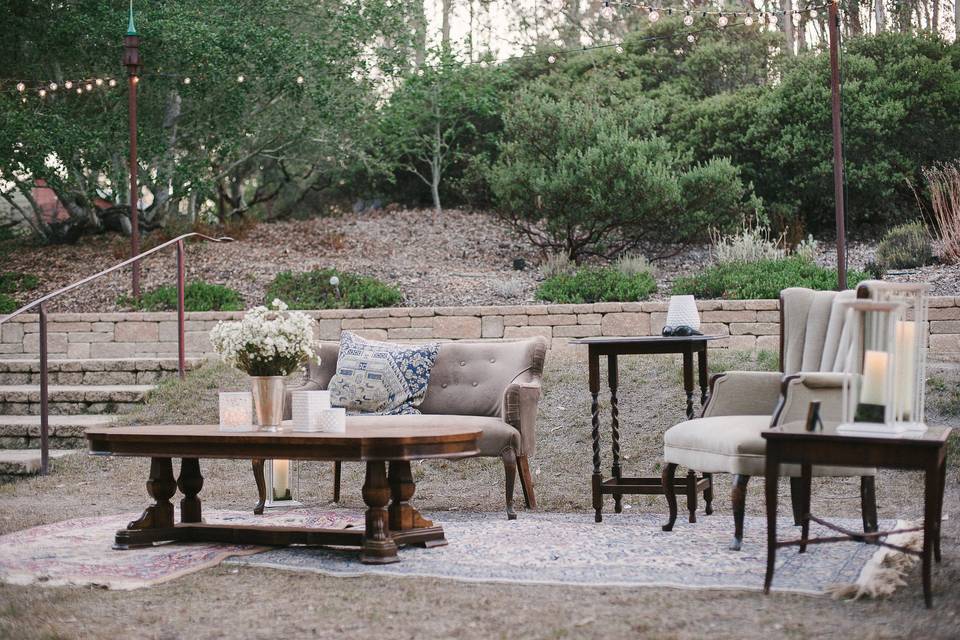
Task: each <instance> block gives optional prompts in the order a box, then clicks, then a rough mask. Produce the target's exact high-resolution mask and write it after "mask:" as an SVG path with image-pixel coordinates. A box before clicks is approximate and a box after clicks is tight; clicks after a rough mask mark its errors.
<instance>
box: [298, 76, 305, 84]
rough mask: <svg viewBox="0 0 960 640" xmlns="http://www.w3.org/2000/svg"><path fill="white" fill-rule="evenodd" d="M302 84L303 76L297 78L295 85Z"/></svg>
mask: <svg viewBox="0 0 960 640" xmlns="http://www.w3.org/2000/svg"><path fill="white" fill-rule="evenodd" d="M303 83H304V79H303V76H297V84H303Z"/></svg>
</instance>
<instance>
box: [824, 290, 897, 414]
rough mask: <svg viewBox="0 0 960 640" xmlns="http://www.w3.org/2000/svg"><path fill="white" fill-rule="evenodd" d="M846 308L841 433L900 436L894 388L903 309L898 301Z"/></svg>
mask: <svg viewBox="0 0 960 640" xmlns="http://www.w3.org/2000/svg"><path fill="white" fill-rule="evenodd" d="M844 304H845V306H846V312H845V322H844V328H843V337H842V339H841V347H840V348H841V350H842V352H841V361H842V362H843V373H844V376H843V405H842V420H841V424H840V427H839V428H840V430H841V431H847V432H857V433H870V432H876V433H898V432H901V431H902V430H903V429H902V428H901V427H900V426H899V425H897V424H896V421H895V420H894V416H895V409H896V407H895V397H896V395H895V389H896V387H897V385H898V384H900V381H898V380H897V377H896V375H897V371H898V356H899V355H900V353H899V352H898V349H897V335H898V334H897V330H898V326H902V325H898V323H901V322H902V321H903V317H904V314H905V309H906V306H905V305H904V304H903V303H901V302H877V301H873V300H865V299H858V300H851V301H849V302H846V303H844Z"/></svg>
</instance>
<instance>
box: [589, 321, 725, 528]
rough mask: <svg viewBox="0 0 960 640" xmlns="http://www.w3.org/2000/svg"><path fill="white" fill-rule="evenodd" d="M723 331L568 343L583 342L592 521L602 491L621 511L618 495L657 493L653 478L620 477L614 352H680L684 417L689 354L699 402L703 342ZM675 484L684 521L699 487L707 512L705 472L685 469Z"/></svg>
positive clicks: (703, 391)
mask: <svg viewBox="0 0 960 640" xmlns="http://www.w3.org/2000/svg"><path fill="white" fill-rule="evenodd" d="M722 337H723V336H686V337H670V338H667V337H663V336H632V337H623V338H613V337H610V338H608V337H597V338H578V339H577V340H571V341H570V344H585V345H587V350H588V355H589V360H590V397H591V405H590V411H591V414H592V427H593V433H592V435H593V476H592V479H591V480H592V488H593V510H594V519H595V520H596V521H597V522H601V521H602V520H603V515H602V511H603V496H604V495H607V494H609V495H612V496H613V500H614V510H615V511H616V513H621V512H622V511H623V507H622V504H621V501H622V499H623V494H625V493H632V494H647V495H651V494H652V495H663V487H662V480H661V478H660V477H656V478H625V477H623V470H622V468H621V465H620V407H619V406H618V400H617V387H618V380H617V379H618V374H619V367H618V364H617V356H621V355H650V354H659V353H679V354H681V355H683V388H684V391H686V394H687V418H688V419H689V418H693V391H694V387H693V354H697V378H698V383H699V385H700V404H701V406H702V405H705V404H706V402H707V343H708V342H710V341H711V340H719V339H720V338H722ZM600 356H606V357H607V384H608V385H609V386H610V413H611V421H610V427H611V431H612V434H611V435H612V439H613V467H612V470H611V473H612V477H611V478H608V479H606V480H604V479H603V476H602V474H601V473H600V403H599V400H598V396H599V394H600ZM676 488H677V489H679V490H680V491H681V492H683V493H686V495H687V506H688V509H689V511H690V522H695V521H696V515H695V513H696V510H697V493H698V492H699V491H703V492H704V501H705V502H706V506H707V513H710V512H711V511H712V507H711V501H712V500H713V495H712V482H711V478H710V476H709V475H704V476H703V477H702V478H700V479H699V480H697V478H696V475H695V474H694V473H693V472H692V471H690V472H689V473H688V474H687V477H686V478H680V479H678V480H676Z"/></svg>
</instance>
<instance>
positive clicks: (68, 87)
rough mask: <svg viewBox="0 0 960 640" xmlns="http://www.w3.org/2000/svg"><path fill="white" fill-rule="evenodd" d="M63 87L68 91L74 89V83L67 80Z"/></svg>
mask: <svg viewBox="0 0 960 640" xmlns="http://www.w3.org/2000/svg"><path fill="white" fill-rule="evenodd" d="M63 86H64V87H66V88H67V89H73V83H72V82H71V81H69V80H67V81H66V82H64V83H63Z"/></svg>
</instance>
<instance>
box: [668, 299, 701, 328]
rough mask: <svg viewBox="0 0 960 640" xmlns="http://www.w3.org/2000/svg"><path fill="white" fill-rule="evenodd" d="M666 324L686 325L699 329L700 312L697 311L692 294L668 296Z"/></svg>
mask: <svg viewBox="0 0 960 640" xmlns="http://www.w3.org/2000/svg"><path fill="white" fill-rule="evenodd" d="M666 326H668V327H683V326H687V327H692V328H693V329H694V330H695V331H699V330H700V312H699V311H697V301H696V300H694V298H693V296H670V306H669V307H668V308H667V322H666Z"/></svg>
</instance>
